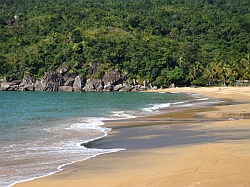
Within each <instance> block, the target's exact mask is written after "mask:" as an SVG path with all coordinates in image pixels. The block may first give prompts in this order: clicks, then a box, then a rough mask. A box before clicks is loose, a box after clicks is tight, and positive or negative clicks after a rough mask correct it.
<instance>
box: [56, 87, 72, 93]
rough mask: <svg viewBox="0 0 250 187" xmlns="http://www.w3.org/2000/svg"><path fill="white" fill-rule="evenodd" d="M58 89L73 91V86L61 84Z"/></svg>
mask: <svg viewBox="0 0 250 187" xmlns="http://www.w3.org/2000/svg"><path fill="white" fill-rule="evenodd" d="M58 91H61V92H72V91H73V87H71V86H59V87H58Z"/></svg>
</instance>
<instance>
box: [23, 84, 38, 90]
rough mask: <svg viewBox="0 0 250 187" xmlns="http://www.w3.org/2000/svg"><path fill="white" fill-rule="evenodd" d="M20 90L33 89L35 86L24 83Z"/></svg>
mask: <svg viewBox="0 0 250 187" xmlns="http://www.w3.org/2000/svg"><path fill="white" fill-rule="evenodd" d="M20 90H21V91H35V86H34V85H25V86H24V87H22V88H21V89H20Z"/></svg>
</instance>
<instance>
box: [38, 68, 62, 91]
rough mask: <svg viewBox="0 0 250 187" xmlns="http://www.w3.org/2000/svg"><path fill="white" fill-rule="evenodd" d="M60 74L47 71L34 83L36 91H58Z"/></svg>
mask: <svg viewBox="0 0 250 187" xmlns="http://www.w3.org/2000/svg"><path fill="white" fill-rule="evenodd" d="M60 80H61V76H60V74H59V73H57V72H47V73H46V74H45V77H44V78H42V79H41V80H40V81H37V82H36V84H35V90H36V91H58V88H59V86H60Z"/></svg>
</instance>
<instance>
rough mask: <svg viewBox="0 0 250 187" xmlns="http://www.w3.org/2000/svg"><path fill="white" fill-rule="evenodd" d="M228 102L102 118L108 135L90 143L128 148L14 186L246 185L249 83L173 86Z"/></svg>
mask: <svg viewBox="0 0 250 187" xmlns="http://www.w3.org/2000/svg"><path fill="white" fill-rule="evenodd" d="M157 91H161V92H186V93H197V94H202V95H204V96H206V97H211V98H223V99H227V100H228V101H229V102H231V105H222V106H211V107H207V108H198V109H183V110H178V111H175V112H169V111H166V112H164V113H163V114H161V115H158V116H151V117H144V118H138V119H131V120H123V121H116V122H106V126H108V127H112V128H113V130H112V131H111V133H110V134H109V136H107V137H105V138H104V139H102V140H100V141H97V142H94V143H93V144H91V145H89V146H93V147H97V148H117V147H119V148H126V150H125V151H120V152H117V153H111V154H105V155H100V156H97V157H95V158H91V159H89V160H87V161H82V162H78V163H75V164H72V165H69V166H66V167H64V170H63V171H62V172H59V173H57V174H54V175H51V176H48V177H44V178H40V179H36V180H33V181H29V182H24V183H20V184H18V185H15V186H18V187H27V186H28V187H29V186H32V187H42V186H43V187H44V186H46V187H72V186H76V187H99V186H100V187H139V186H140V187H142V186H143V187H146V186H150V187H156V186H159V187H166V186H167V187H171V186H176V187H177V186H187V187H189V186H190V187H191V186H218V187H223V186H225V187H228V186H243V187H245V186H250V87H246V88H220V90H219V88H174V89H165V90H157Z"/></svg>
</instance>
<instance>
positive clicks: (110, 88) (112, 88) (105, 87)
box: [103, 83, 114, 92]
mask: <svg viewBox="0 0 250 187" xmlns="http://www.w3.org/2000/svg"><path fill="white" fill-rule="evenodd" d="M113 90H114V86H113V85H112V84H110V83H108V84H106V85H105V86H104V88H103V91H104V92H111V91H113Z"/></svg>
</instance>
